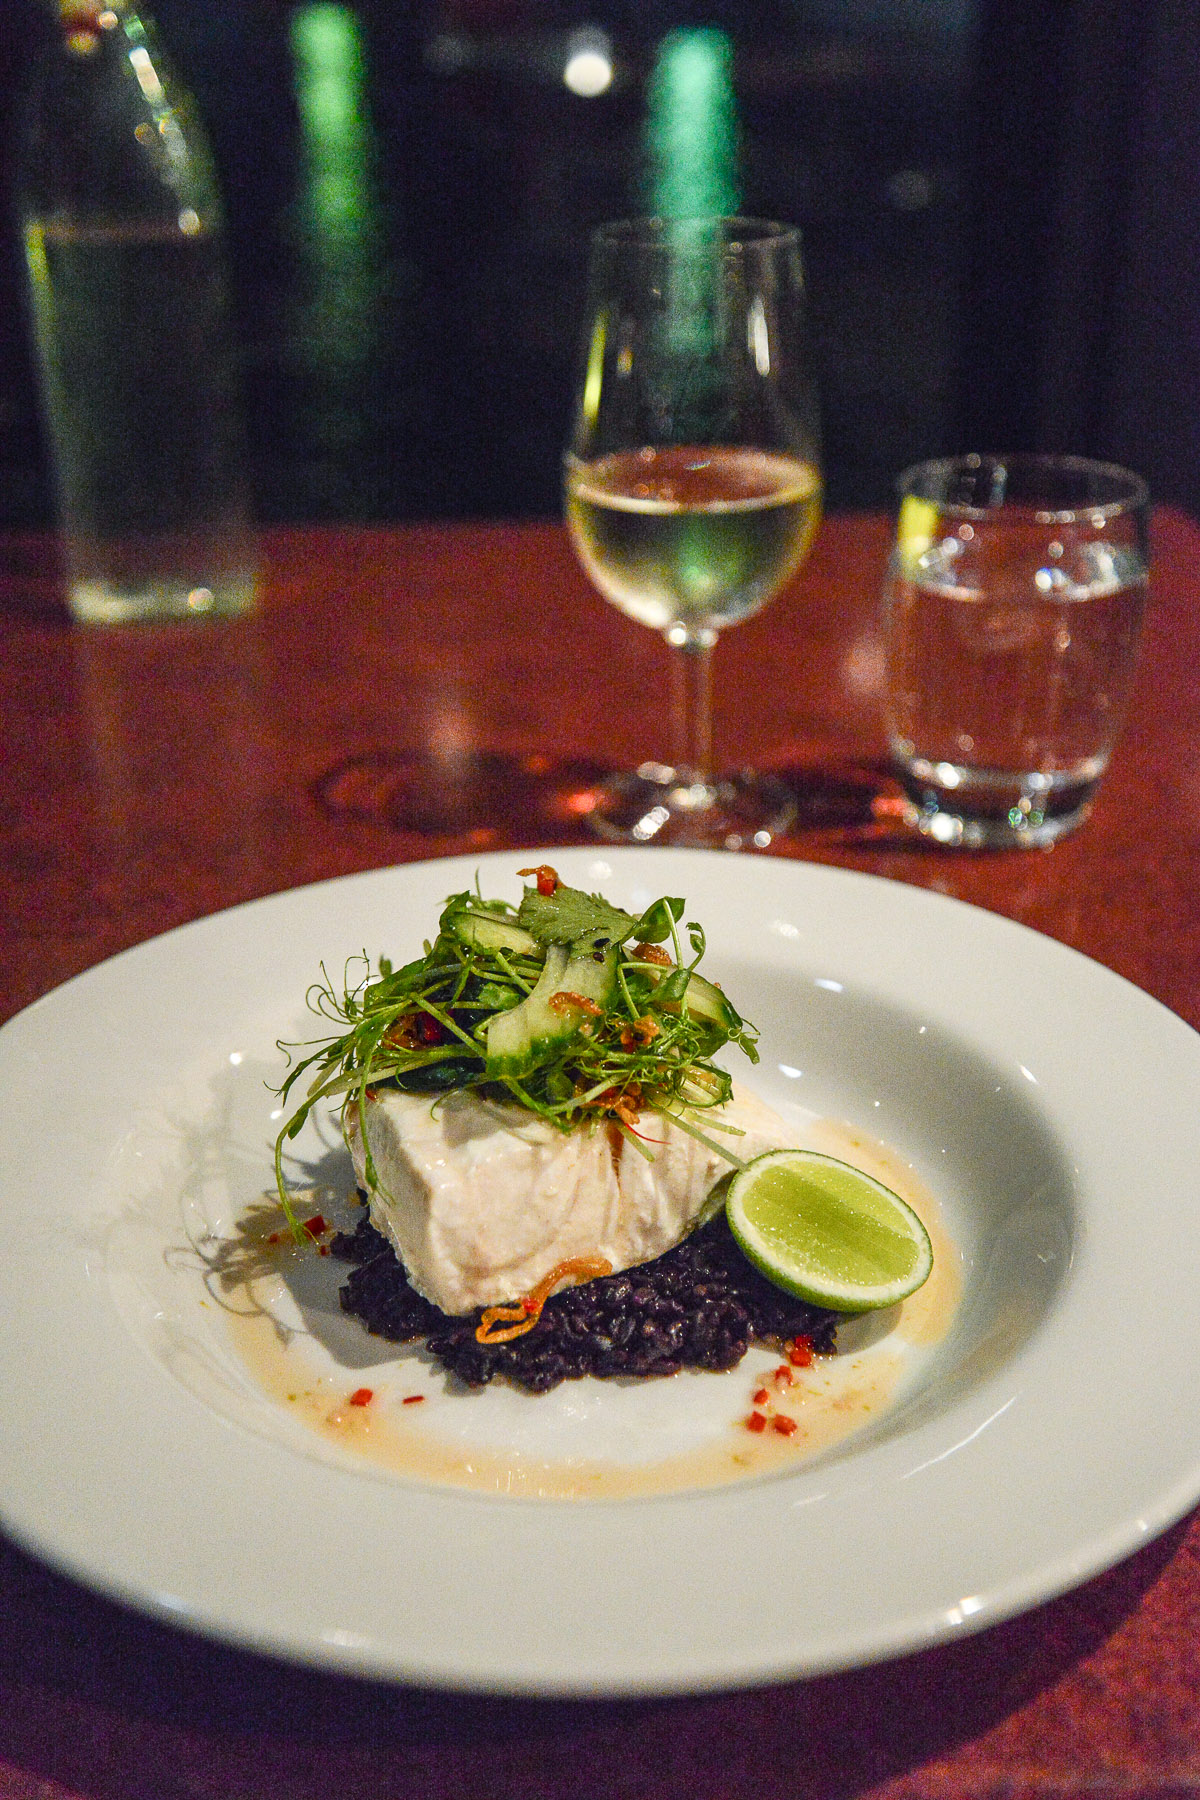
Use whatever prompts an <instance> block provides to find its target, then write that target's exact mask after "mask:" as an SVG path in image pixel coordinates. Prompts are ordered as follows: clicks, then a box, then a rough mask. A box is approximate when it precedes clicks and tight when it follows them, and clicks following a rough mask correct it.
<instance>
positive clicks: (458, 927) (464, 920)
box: [443, 912, 541, 956]
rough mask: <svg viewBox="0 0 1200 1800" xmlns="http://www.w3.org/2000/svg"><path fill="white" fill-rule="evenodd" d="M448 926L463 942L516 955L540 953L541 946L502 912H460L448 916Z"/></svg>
mask: <svg viewBox="0 0 1200 1800" xmlns="http://www.w3.org/2000/svg"><path fill="white" fill-rule="evenodd" d="M443 923H444V928H445V930H446V931H448V932H449V933H450V935H451V936H452V937H456V938H457V939H458V941H459V943H460V944H468V945H471V946H476V947H478V948H479V949H480V950H507V951H508V952H509V954H510V955H512V956H540V955H541V946H540V944H539V943H538V941H537V939H536V938H535V937H530V935H529V933H528V932H527V931H523V930H522V928H521V927H520V926H519V925H516V924H514V923H513V921H512V920H511V919H506V918H504V917H502V916H501V915H500V914H498V913H489V912H459V913H455V914H454V915H453V917H452V918H449V919H446V920H444V922H443Z"/></svg>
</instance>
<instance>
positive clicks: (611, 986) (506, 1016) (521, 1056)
mask: <svg viewBox="0 0 1200 1800" xmlns="http://www.w3.org/2000/svg"><path fill="white" fill-rule="evenodd" d="M616 987H617V951H616V949H615V947H613V946H610V947H609V948H608V949H606V950H590V949H589V950H585V949H582V948H577V949H576V951H575V953H574V954H572V953H571V951H570V949H569V948H568V947H567V945H566V944H548V945H547V947H546V965H545V967H544V968H543V970H542V973H541V975H540V976H539V977H538V982H537V986H536V987H535V988H534V989H533V991H532V993H529V994H526V996H525V998H524V1000H522V1001H521V1003H520V1005H519V1006H514V1007H513V1009H512V1011H511V1012H505V1013H499V1014H497V1016H496V1017H495V1018H494V1019H489V1020H488V1025H487V1065H486V1074H487V1075H488V1077H489V1079H491V1080H493V1081H502V1080H505V1079H519V1078H520V1077H521V1076H522V1075H528V1074H529V1072H530V1070H532V1069H535V1068H537V1066H538V1064H539V1063H540V1062H541V1061H542V1060H543V1059H544V1058H545V1056H546V1055H547V1053H548V1052H552V1051H555V1050H557V1049H559V1048H560V1047H561V1046H562V1045H563V1044H565V1043H567V1042H569V1040H570V1039H571V1038H573V1037H574V1036H575V1034H576V1033H577V1032H578V1031H579V1030H580V1028H581V1026H583V1025H584V1024H586V1023H587V1020H588V1017H589V1014H587V1013H585V1012H582V1011H580V1010H579V1009H578V1008H576V1007H564V1008H563V1010H562V1011H561V1012H559V1011H558V1010H557V1009H556V1008H554V1007H552V1006H551V1005H550V1000H551V997H552V996H553V995H554V994H562V993H567V994H578V995H580V997H581V998H582V999H584V1000H592V1001H594V1002H595V1004H596V1005H597V1006H599V1007H601V1008H602V1009H607V1008H608V1007H609V1006H611V1004H612V1002H613V999H614V997H615V995H616Z"/></svg>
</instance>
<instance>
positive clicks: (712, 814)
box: [586, 763, 796, 850]
mask: <svg viewBox="0 0 1200 1800" xmlns="http://www.w3.org/2000/svg"><path fill="white" fill-rule="evenodd" d="M592 793H593V804H592V805H591V807H590V808H589V809H588V812H587V815H586V816H587V821H588V824H589V825H590V826H591V828H592V830H593V831H595V832H596V834H597V836H599V837H602V838H605V839H606V840H607V841H608V842H609V843H614V844H686V845H690V846H693V847H705V848H710V849H717V850H765V849H766V848H767V847H768V845H769V844H771V843H772V841H773V840H774V838H775V837H776V836H777V835H778V834H779V832H781V831H785V830H786V829H787V827H788V826H789V825H790V824H791V823H792V821H793V819H794V818H795V816H796V801H795V797H794V795H793V794H792V791H791V789H790V788H789V787H788V786H787V785H786V783H784V782H782V781H779V780H777V779H776V778H775V777H774V776H771V775H755V774H753V773H752V772H750V771H744V772H742V773H740V774H737V775H723V776H719V777H717V778H716V779H714V780H712V781H701V780H698V779H697V778H695V777H694V776H691V775H689V774H687V773H686V772H684V771H681V770H676V769H673V768H670V767H669V766H667V765H665V764H662V763H643V764H642V765H641V767H640V768H639V769H636V770H634V771H633V772H632V773H622V774H619V775H610V776H609V777H608V778H607V779H606V780H605V781H602V782H600V783H598V785H597V786H596V787H595V788H594V789H593V790H592Z"/></svg>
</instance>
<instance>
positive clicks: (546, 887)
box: [517, 863, 558, 900]
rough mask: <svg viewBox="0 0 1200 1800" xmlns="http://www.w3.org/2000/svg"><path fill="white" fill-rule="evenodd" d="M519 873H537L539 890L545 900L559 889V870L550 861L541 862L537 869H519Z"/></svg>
mask: <svg viewBox="0 0 1200 1800" xmlns="http://www.w3.org/2000/svg"><path fill="white" fill-rule="evenodd" d="M517 874H518V875H536V876H537V891H538V893H539V894H541V896H542V898H543V899H544V900H548V899H549V898H550V896H551V895H552V894H554V893H556V892H557V891H558V871H557V869H552V868H551V867H550V864H549V863H539V864H538V865H537V867H536V869H518V870H517Z"/></svg>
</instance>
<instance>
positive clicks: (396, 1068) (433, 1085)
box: [275, 868, 758, 1213]
mask: <svg viewBox="0 0 1200 1800" xmlns="http://www.w3.org/2000/svg"><path fill="white" fill-rule="evenodd" d="M522 873H526V874H527V873H535V874H536V875H537V877H538V882H537V886H536V887H527V888H526V889H525V890H524V894H523V896H522V899H521V902H520V905H519V906H515V907H514V906H512V905H510V904H509V903H507V902H505V901H502V900H484V899H483V898H481V897H480V896H479V895H478V894H475V893H470V892H468V893H462V894H454V895H452V896H451V897H450V899H449V900H448V901H447V902H446V905H445V907H444V909H443V911H442V915H441V918H440V920H439V924H438V934H437V937H436V938H435V939H434V941H433V942H432V944H429V943H427V944H426V946H425V952H424V955H422V956H420V957H418V958H417V959H416V961H415V962H410V963H406V964H405V965H404V966H403V968H399V969H396V968H393V967H392V965H391V963H390V962H389V961H388V960H387V959H386V958H383V957H381V958H380V960H379V967H378V973H377V974H375V975H373V974H372V971H371V968H370V964H369V962H368V960H367V958H366V957H365V956H364V958H363V959H362V962H363V965H364V967H365V969H366V974H365V975H364V977H363V979H362V980H361V981H360V982H358V983H357V984H355V985H349V984H348V982H349V971H348V972H347V982H346V983H344V984H343V991H342V993H341V994H340V995H339V994H338V993H337V991H336V990H335V988H334V987H333V985H332V983H331V982H330V981H329V979H328V977H324V978H323V979H322V981H321V982H319V983H317V984H316V985H315V986H314V987H313V988H312V989H310V991H309V996H308V1003H309V1006H310V1008H311V1009H312V1010H313V1011H314V1012H316V1013H317V1014H318V1015H319V1016H320V1017H322V1018H325V1019H328V1020H329V1021H330V1022H331V1023H333V1024H336V1026H337V1027H338V1030H337V1033H336V1035H335V1036H332V1037H330V1038H328V1039H326V1040H324V1041H322V1042H321V1043H319V1044H317V1045H316V1046H315V1047H314V1046H313V1045H312V1044H306V1045H292V1046H286V1045H284V1046H281V1048H284V1049H287V1050H289V1052H297V1051H307V1052H308V1054H306V1055H302V1056H301V1057H300V1060H298V1061H296V1062H295V1064H294V1066H293V1067H292V1068H291V1070H290V1072H289V1074H288V1076H287V1079H286V1081H285V1082H284V1084H283V1087H282V1088H281V1090H280V1093H281V1097H282V1099H283V1101H284V1103H285V1104H286V1102H287V1100H288V1097H289V1095H290V1094H291V1093H292V1091H293V1089H294V1088H295V1085H296V1083H297V1082H298V1081H299V1080H300V1078H301V1077H302V1076H303V1075H305V1074H306V1073H307V1074H308V1075H309V1077H310V1082H309V1086H308V1089H307V1091H306V1093H305V1096H304V1099H303V1101H302V1103H301V1104H300V1106H299V1107H298V1108H297V1110H296V1111H295V1112H293V1113H292V1114H291V1116H290V1117H289V1118H288V1120H287V1122H286V1124H285V1125H284V1127H283V1130H282V1131H281V1132H280V1134H279V1138H278V1140H277V1143H276V1149H275V1165H276V1175H277V1179H278V1182H279V1191H280V1195H281V1197H282V1198H283V1200H284V1205H285V1207H287V1198H286V1194H285V1189H284V1178H283V1166H282V1158H283V1152H284V1146H285V1144H286V1143H287V1142H288V1141H289V1140H290V1139H292V1138H294V1137H295V1136H296V1135H297V1133H298V1132H299V1131H300V1129H301V1127H302V1126H303V1124H304V1122H305V1119H306V1118H307V1117H308V1114H309V1112H310V1111H311V1109H312V1108H313V1107H314V1106H315V1105H316V1104H317V1103H318V1102H320V1101H328V1100H332V1099H339V1098H340V1099H341V1100H342V1101H343V1102H347V1101H355V1102H357V1103H359V1104H361V1103H362V1101H363V1100H364V1099H365V1098H366V1097H367V1094H368V1090H373V1089H375V1088H379V1087H383V1086H393V1087H396V1088H400V1089H402V1090H404V1091H407V1092H416V1093H429V1094H432V1095H436V1094H439V1093H444V1092H448V1091H449V1090H451V1089H463V1088H470V1089H475V1090H477V1091H479V1092H480V1093H482V1094H484V1095H486V1096H489V1097H491V1098H494V1099H497V1100H501V1101H508V1102H510V1103H516V1104H517V1105H519V1106H521V1107H524V1108H526V1109H527V1110H528V1111H529V1112H531V1113H535V1114H536V1115H537V1116H538V1117H539V1118H542V1119H545V1120H547V1121H548V1122H549V1123H551V1124H553V1125H555V1126H557V1127H558V1128H559V1129H561V1130H562V1131H570V1130H572V1129H573V1128H574V1127H576V1126H577V1125H579V1124H581V1123H582V1122H584V1121H586V1120H591V1119H603V1120H611V1121H613V1122H614V1123H615V1124H616V1126H617V1127H618V1128H619V1129H620V1130H621V1131H622V1132H623V1133H624V1134H625V1136H626V1137H628V1138H629V1140H630V1141H631V1142H632V1143H634V1144H636V1145H638V1147H639V1148H642V1147H643V1146H642V1145H641V1134H640V1133H639V1129H638V1121H639V1116H640V1114H641V1113H642V1111H644V1110H650V1111H654V1112H664V1113H670V1114H671V1115H672V1116H673V1117H674V1118H675V1119H676V1120H677V1121H678V1122H679V1123H680V1124H681V1125H682V1126H683V1128H684V1129H686V1130H690V1131H692V1133H693V1135H695V1136H697V1137H700V1138H702V1140H703V1141H704V1142H706V1143H709V1144H710V1146H711V1147H712V1148H714V1149H718V1150H721V1153H722V1154H723V1155H726V1156H727V1157H728V1160H729V1161H730V1162H731V1163H734V1164H736V1163H737V1162H738V1158H737V1157H736V1156H735V1155H733V1154H731V1153H730V1152H728V1151H725V1150H723V1149H722V1147H721V1146H720V1145H719V1144H714V1143H712V1141H711V1140H710V1139H709V1138H708V1137H707V1135H706V1133H705V1132H704V1131H703V1129H701V1128H700V1125H699V1121H698V1120H696V1119H694V1118H692V1117H691V1116H690V1115H692V1114H693V1113H694V1112H697V1111H700V1112H703V1111H705V1110H708V1109H710V1108H712V1107H715V1106H719V1105H720V1104H721V1103H722V1102H723V1101H725V1100H727V1099H728V1098H729V1096H730V1091H731V1082H730V1077H729V1075H728V1074H727V1073H726V1071H725V1070H724V1069H720V1068H718V1067H717V1066H716V1065H715V1064H714V1062H713V1061H712V1058H713V1056H714V1055H715V1054H716V1052H717V1051H718V1050H720V1049H721V1048H722V1046H723V1045H725V1044H728V1043H733V1044H737V1045H738V1046H739V1047H740V1048H741V1049H742V1050H743V1051H744V1052H745V1053H746V1055H747V1056H748V1057H749V1058H750V1060H751V1061H752V1062H757V1060H758V1053H757V1050H756V1048H755V1044H756V1040H757V1033H756V1031H755V1029H754V1027H753V1026H752V1025H749V1024H747V1023H746V1021H745V1020H743V1019H742V1018H741V1017H740V1016H739V1014H738V1013H737V1012H736V1011H735V1010H734V1008H733V1007H732V1006H731V1005H730V1003H729V1001H728V1000H727V999H726V998H725V996H724V994H723V993H722V991H721V990H720V988H718V987H715V986H714V985H713V984H712V983H711V982H708V981H705V980H704V979H703V977H702V976H700V975H699V974H698V973H697V964H698V963H699V962H700V960H701V958H702V957H703V954H704V933H703V931H702V930H701V928H700V926H699V925H696V924H693V923H691V922H688V923H686V924H685V925H684V926H683V931H684V934H685V936H686V939H687V944H688V949H689V951H690V955H685V952H684V949H683V947H682V945H681V942H680V921H681V920H682V918H683V912H684V902H683V901H682V900H679V899H671V898H664V899H661V900H656V901H655V902H654V904H653V905H652V906H650V907H648V908H647V910H646V911H645V912H644V913H643V914H642V915H641V917H640V918H635V917H634V916H633V915H632V914H631V913H627V912H623V911H622V910H621V909H620V908H618V907H615V906H611V905H610V904H609V903H608V901H606V900H604V899H602V898H601V897H600V896H599V895H595V894H586V893H583V892H582V891H581V890H579V889H577V888H571V887H567V886H565V885H563V884H562V883H560V882H558V880H557V877H556V876H555V874H554V872H553V871H552V870H549V869H544V868H543V869H540V870H537V871H529V870H525V871H522ZM356 960H357V959H356ZM322 974H323V976H324V971H322ZM645 1154H647V1155H650V1154H651V1152H650V1151H648V1150H646V1151H645ZM370 1173H371V1172H370V1169H369V1168H368V1179H369V1178H370ZM288 1210H289V1213H290V1208H288Z"/></svg>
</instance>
